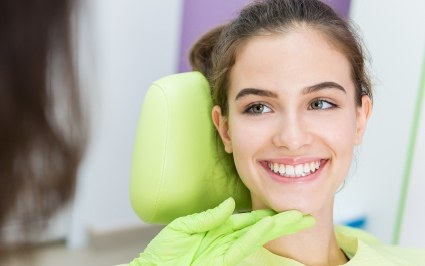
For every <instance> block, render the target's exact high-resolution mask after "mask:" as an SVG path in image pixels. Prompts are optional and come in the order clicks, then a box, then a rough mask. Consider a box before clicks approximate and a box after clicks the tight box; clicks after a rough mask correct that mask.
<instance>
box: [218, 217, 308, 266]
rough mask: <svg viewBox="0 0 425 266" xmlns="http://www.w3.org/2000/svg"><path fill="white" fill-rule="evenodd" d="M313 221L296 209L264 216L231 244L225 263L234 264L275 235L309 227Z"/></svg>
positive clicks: (278, 235)
mask: <svg viewBox="0 0 425 266" xmlns="http://www.w3.org/2000/svg"><path fill="white" fill-rule="evenodd" d="M314 223H315V220H314V218H313V217H311V216H303V215H302V214H301V212H299V211H296V210H292V211H286V212H283V213H279V214H276V215H274V216H271V217H265V218H263V219H261V220H260V221H259V222H258V223H256V224H254V225H253V226H252V227H251V228H250V229H249V230H247V231H246V233H245V234H243V235H241V236H240V237H239V239H237V240H236V241H235V242H234V243H233V244H232V246H231V247H230V248H229V250H228V252H227V253H226V256H225V262H226V264H225V265H234V264H236V263H238V262H239V261H240V260H242V259H243V258H245V257H246V256H248V255H249V254H252V252H254V251H256V250H257V249H259V248H260V247H261V246H263V245H264V244H265V243H267V242H269V241H271V240H273V239H276V238H277V237H280V236H283V235H288V234H293V233H295V232H298V231H301V230H303V229H306V228H308V227H311V226H313V225H314Z"/></svg>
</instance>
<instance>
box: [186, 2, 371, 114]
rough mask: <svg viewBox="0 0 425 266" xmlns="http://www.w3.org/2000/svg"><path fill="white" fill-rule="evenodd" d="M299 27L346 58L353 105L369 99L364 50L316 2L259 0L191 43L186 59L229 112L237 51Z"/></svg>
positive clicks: (348, 30) (333, 15)
mask: <svg viewBox="0 0 425 266" xmlns="http://www.w3.org/2000/svg"><path fill="white" fill-rule="evenodd" d="M297 27H298V28H299V27H312V28H314V29H316V30H318V31H319V32H321V33H322V34H323V35H324V36H326V37H327V38H328V40H329V41H330V42H331V43H332V44H334V45H335V47H337V48H338V49H339V50H340V51H341V52H342V53H343V54H344V55H345V56H346V57H347V59H348V60H349V62H350V64H351V68H352V78H353V81H354V83H355V87H356V91H357V93H356V99H355V100H356V103H357V104H358V105H361V97H362V96H363V95H368V96H369V97H370V98H371V99H372V96H373V95H372V90H371V84H370V79H369V76H368V74H367V71H366V67H365V52H364V50H363V48H362V45H361V41H360V38H359V37H358V36H357V34H356V32H355V30H354V29H353V27H352V26H351V24H350V23H349V22H348V21H346V20H344V19H342V18H341V17H339V16H338V15H337V14H336V13H335V12H334V11H333V10H332V8H330V7H329V6H327V5H326V4H324V3H323V2H321V1H319V0H263V1H256V2H254V3H252V4H250V5H248V6H246V7H245V8H243V9H242V11H241V12H240V14H239V16H238V17H236V18H235V19H234V20H232V21H230V22H229V23H228V24H226V25H222V26H220V27H218V28H216V29H213V30H212V31H210V32H208V33H207V34H206V35H204V36H203V37H201V39H200V40H199V41H198V42H197V43H196V44H195V45H194V46H193V48H192V50H191V53H190V62H191V64H192V67H193V70H196V71H200V72H202V73H203V74H204V75H205V76H206V77H207V79H208V80H209V82H210V85H211V89H212V97H213V101H214V104H216V105H219V106H220V107H221V110H222V112H223V114H224V115H225V114H227V109H228V103H227V90H228V87H229V74H230V70H231V69H232V66H233V65H234V64H235V60H236V54H237V52H238V50H239V49H240V48H241V46H242V45H244V44H245V43H246V42H247V41H248V40H249V39H251V38H253V37H255V36H260V35H266V34H281V33H285V32H288V31H290V30H291V29H295V28H297Z"/></svg>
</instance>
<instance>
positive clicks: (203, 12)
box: [178, 0, 350, 72]
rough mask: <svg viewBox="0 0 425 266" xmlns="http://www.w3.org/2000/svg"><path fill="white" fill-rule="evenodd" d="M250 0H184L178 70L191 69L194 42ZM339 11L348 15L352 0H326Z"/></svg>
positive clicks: (233, 14) (232, 15)
mask: <svg viewBox="0 0 425 266" xmlns="http://www.w3.org/2000/svg"><path fill="white" fill-rule="evenodd" d="M249 2H251V1H250V0H184V3H183V21H182V23H183V24H182V34H181V40H180V54H179V65H178V72H184V71H189V70H190V66H189V62H188V59H187V58H188V53H189V50H190V47H192V45H193V43H194V42H195V41H196V40H197V39H198V38H199V37H201V36H202V35H203V34H204V33H205V32H207V31H208V30H209V29H212V28H214V27H215V26H217V25H220V24H221V23H224V22H226V21H228V20H230V19H232V18H233V17H234V16H235V14H236V13H237V12H238V11H239V10H240V9H241V7H242V6H244V5H245V4H247V3H249ZM324 2H326V3H327V4H329V5H330V6H332V7H333V8H334V9H335V11H336V12H337V13H339V14H340V15H342V16H344V17H348V12H349V8H350V0H324Z"/></svg>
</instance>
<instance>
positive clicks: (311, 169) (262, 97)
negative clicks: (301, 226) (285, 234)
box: [213, 29, 371, 214]
mask: <svg viewBox="0 0 425 266" xmlns="http://www.w3.org/2000/svg"><path fill="white" fill-rule="evenodd" d="M228 101H229V102H228V106H229V110H228V116H227V117H224V116H222V115H221V110H220V108H219V107H218V106H216V107H214V108H213V120H214V123H215V125H216V127H217V129H218V131H219V133H220V136H221V137H222V139H223V143H224V145H225V149H226V151H227V152H229V153H233V156H234V161H235V164H236V168H237V170H238V173H239V175H240V177H241V179H242V181H243V182H244V183H245V185H246V186H247V187H248V188H249V190H250V191H251V197H252V203H253V208H254V209H261V208H271V209H274V210H275V211H279V212H280V211H284V210H289V209H299V210H301V211H303V212H304V213H311V214H313V213H316V212H318V211H320V210H322V209H323V208H331V206H332V205H333V197H334V194H335V192H336V190H337V189H338V187H339V186H340V185H341V183H342V181H343V179H344V178H345V176H346V175H347V172H348V170H349V167H350V164H351V160H352V153H353V148H354V146H355V145H356V144H359V143H360V141H361V138H362V135H363V132H364V129H365V126H366V122H367V118H368V116H369V111H370V108H371V103H370V99H369V98H368V97H367V96H364V97H363V98H362V103H363V104H362V107H359V106H357V105H356V104H355V87H354V83H353V81H352V78H351V70H350V65H349V62H348V61H347V59H346V58H345V56H344V55H343V54H342V53H340V52H339V51H338V50H337V49H335V47H333V46H331V45H330V44H329V42H327V41H326V39H325V38H324V37H322V35H320V34H319V33H318V32H316V31H314V30H306V29H299V30H296V31H292V32H289V33H287V34H284V35H283V34H282V35H270V36H260V37H254V38H253V39H251V40H249V41H248V42H247V43H246V44H245V45H244V46H243V47H242V48H241V50H240V51H239V52H238V54H237V57H236V63H235V65H234V66H233V68H232V71H231V73H230V87H229V91H228Z"/></svg>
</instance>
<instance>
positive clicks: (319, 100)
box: [308, 98, 338, 110]
mask: <svg viewBox="0 0 425 266" xmlns="http://www.w3.org/2000/svg"><path fill="white" fill-rule="evenodd" d="M317 102H321V103H322V105H323V103H325V104H329V105H330V107H328V108H319V109H316V108H312V105H313V104H314V103H317ZM337 107H338V106H337V105H336V104H334V103H332V102H330V101H328V100H325V99H320V98H318V99H314V100H313V101H312V102H311V103H310V104H309V105H308V110H331V109H335V108H337Z"/></svg>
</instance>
